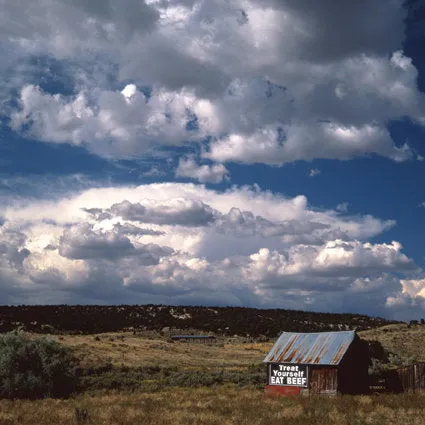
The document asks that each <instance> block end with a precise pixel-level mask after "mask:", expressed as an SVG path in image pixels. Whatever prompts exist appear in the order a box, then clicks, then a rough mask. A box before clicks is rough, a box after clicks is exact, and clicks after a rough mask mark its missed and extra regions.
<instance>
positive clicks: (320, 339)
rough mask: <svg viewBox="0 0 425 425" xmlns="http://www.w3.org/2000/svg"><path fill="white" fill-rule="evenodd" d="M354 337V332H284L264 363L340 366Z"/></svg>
mask: <svg viewBox="0 0 425 425" xmlns="http://www.w3.org/2000/svg"><path fill="white" fill-rule="evenodd" d="M354 336H355V332H354V331H341V332H318V333H295V332H283V333H282V335H281V336H280V337H279V339H278V340H277V341H276V343H275V344H274V345H273V347H272V349H271V350H270V352H269V354H267V356H266V358H265V359H264V360H263V361H264V362H265V363H304V364H320V365H338V364H339V363H340V361H341V360H342V358H343V357H344V355H345V353H346V352H347V350H348V347H349V346H350V344H351V343H352V342H353V340H354Z"/></svg>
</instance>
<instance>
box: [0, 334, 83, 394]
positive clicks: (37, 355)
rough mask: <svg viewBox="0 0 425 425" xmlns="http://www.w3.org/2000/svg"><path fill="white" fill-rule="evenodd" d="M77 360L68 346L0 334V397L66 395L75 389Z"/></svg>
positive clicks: (21, 336)
mask: <svg viewBox="0 0 425 425" xmlns="http://www.w3.org/2000/svg"><path fill="white" fill-rule="evenodd" d="M75 366H76V363H75V359H74V358H73V356H72V354H71V352H70V351H69V349H68V348H66V347H63V346H62V345H60V344H58V343H57V342H55V341H53V340H49V339H46V338H44V337H43V338H38V339H29V338H28V337H26V336H25V335H24V334H22V333H8V334H4V335H1V336H0V397H1V398H31V399H35V398H43V397H66V396H68V395H69V394H70V393H71V392H73V391H74V389H75V384H76V375H75V370H76V368H75Z"/></svg>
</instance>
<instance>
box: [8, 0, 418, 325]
mask: <svg viewBox="0 0 425 425" xmlns="http://www.w3.org/2000/svg"><path fill="white" fill-rule="evenodd" d="M31 4H33V5H35V6H34V7H33V8H29V7H28V8H24V7H22V8H19V9H18V8H15V7H14V6H13V4H12V3H9V4H7V5H6V7H5V10H6V13H5V14H3V16H2V18H1V19H3V22H1V25H0V27H1V28H2V37H1V40H2V41H1V42H0V49H1V52H2V56H1V57H2V59H1V60H0V73H1V74H2V79H1V81H2V82H1V84H0V96H1V97H0V98H1V101H0V123H1V126H0V201H1V203H0V217H1V222H0V223H1V225H0V287H1V289H2V290H1V295H0V303H2V304H25V303H39V304H50V303H84V304H92V303H99V304H102V303H105V304H110V303H140V304H142V303H151V302H153V303H168V304H206V305H210V304H213V305H247V306H256V307H281V308H296V309H305V310H320V311H335V312H358V313H366V314H370V315H380V316H385V317H388V318H396V319H402V320H408V319H411V318H421V317H423V316H425V273H424V271H423V270H424V268H425V256H424V254H423V235H424V234H425V224H424V220H423V216H424V215H425V207H424V206H423V205H422V204H423V203H424V202H425V195H424V193H423V190H422V186H421V182H422V181H423V180H424V177H425V171H424V170H425V161H424V157H425V149H424V147H423V146H422V145H423V139H424V135H425V97H424V91H425V62H424V56H423V53H422V49H421V45H422V44H423V40H424V34H423V32H424V31H425V26H424V25H423V23H424V22H425V20H424V19H423V18H424V17H425V2H423V1H422V0H417V1H412V2H409V3H408V4H407V3H405V2H403V1H401V0H400V1H398V0H393V1H391V2H387V1H383V0H382V1H381V0H376V2H373V3H371V2H367V1H364V2H363V1H359V2H351V1H349V0H347V1H345V0H344V1H341V2H339V5H338V6H335V2H333V1H330V0H329V1H327V0H326V1H323V2H315V1H313V0H311V1H310V0H309V1H306V2H303V3H302V4H301V3H299V2H296V1H292V0H285V1H275V0H267V1H262V2H257V1H252V0H237V1H235V2H231V3H229V2H226V1H224V0H210V1H208V2H205V1H201V0H170V1H167V2H162V1H159V0H149V1H148V0H145V1H141V0H140V1H133V0H126V1H124V2H116V1H115V0H110V1H109V2H91V3H84V2H75V3H72V2H71V3H69V2H64V1H61V0H54V1H49V2H48V1H47V0H36V2H35V3H34V2H32V3H31Z"/></svg>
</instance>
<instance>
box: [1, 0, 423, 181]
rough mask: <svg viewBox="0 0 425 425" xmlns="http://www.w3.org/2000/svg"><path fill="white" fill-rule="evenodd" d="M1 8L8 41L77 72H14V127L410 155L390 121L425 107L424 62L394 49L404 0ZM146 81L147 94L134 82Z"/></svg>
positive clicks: (305, 153)
mask: <svg viewBox="0 0 425 425" xmlns="http://www.w3.org/2000/svg"><path fill="white" fill-rule="evenodd" d="M3 9H4V13H3V14H2V18H1V19H2V21H0V27H1V28H2V35H3V39H4V40H5V42H4V43H5V44H4V51H5V52H6V50H7V49H8V50H11V49H10V46H13V50H15V51H19V52H20V54H18V56H20V57H21V58H22V57H27V56H28V55H30V54H33V55H51V56H54V57H55V58H56V59H58V60H59V61H65V60H66V61H67V63H72V64H73V67H74V68H73V69H74V70H75V72H74V71H73V72H72V76H74V78H75V87H74V94H73V95H71V96H63V95H60V94H58V93H47V92H45V91H43V90H42V89H40V88H39V87H37V86H34V85H31V84H30V83H29V82H28V83H23V81H22V79H19V81H18V80H17V81H16V84H17V85H18V86H17V87H15V88H17V89H21V90H20V98H19V107H18V109H17V110H15V113H14V114H13V117H12V125H13V128H14V129H15V130H17V131H20V132H24V133H25V134H27V135H30V136H32V137H35V138H38V139H40V140H44V141H47V142H53V143H73V144H77V145H83V146H86V147H87V148H88V149H89V150H90V151H92V152H94V153H96V154H99V155H101V156H106V157H115V158H126V157H129V156H130V157H131V156H134V155H136V156H140V155H142V154H144V153H146V152H147V151H149V150H151V149H152V148H154V147H157V146H169V145H175V144H179V145H181V144H184V143H187V142H203V141H205V139H206V138H207V137H211V145H210V146H209V148H208V149H206V151H205V152H204V156H205V157H208V158H210V159H213V160H214V161H217V162H226V161H238V162H244V163H254V162H263V163H267V164H285V163H287V162H292V161H297V160H307V161H309V160H312V159H314V158H329V159H350V158H354V157H357V156H364V155H370V154H377V155H381V156H385V157H388V158H391V159H393V160H395V161H402V160H406V159H408V158H410V157H411V156H412V153H411V151H410V149H409V148H408V147H407V146H404V147H399V146H396V144H395V143H394V141H393V140H392V138H391V136H390V134H389V132H388V130H387V128H386V126H387V124H388V122H389V121H391V120H392V119H397V118H399V117H410V118H411V119H413V120H415V121H417V122H418V123H422V122H423V117H424V116H425V114H424V109H425V108H424V97H423V94H422V93H420V92H419V91H418V89H417V84H416V80H417V70H416V68H415V67H414V66H413V64H412V62H411V60H410V58H407V57H405V56H404V55H403V53H402V52H401V50H400V49H401V47H402V42H403V39H404V22H403V19H404V14H405V11H404V9H403V8H402V1H401V0H392V1H390V2H388V1H384V0H378V1H376V2H374V3H373V4H371V3H370V2H364V3H362V4H356V5H355V6H353V3H352V2H351V1H349V0H344V1H342V2H340V3H339V5H338V7H335V5H334V4H333V3H332V2H330V1H326V2H324V3H322V4H320V5H319V4H318V3H317V2H314V1H308V2H306V3H305V4H304V3H303V5H301V4H296V3H295V2H294V1H292V0H285V1H272V0H267V1H266V2H258V1H251V0H236V1H235V2H231V3H229V2H227V1H225V0H210V1H208V2H205V1H195V0H194V1H178V0H174V1H167V2H163V1H158V2H153V1H150V2H148V4H147V3H145V2H136V1H133V0H126V1H125V2H124V3H119V4H118V3H117V2H116V1H115V0H111V1H109V2H106V3H105V4H100V3H99V4H97V3H95V4H94V5H91V6H87V5H86V4H82V3H81V2H79V1H78V2H77V3H75V2H74V3H73V4H72V5H71V4H68V3H66V2H63V1H61V0H49V1H48V2H47V0H36V1H35V2H34V1H33V2H31V4H29V3H28V5H26V6H25V5H21V6H20V7H15V6H14V5H12V4H10V3H6V4H5V5H4V7H3ZM105 70H108V72H110V73H111V74H114V75H115V76H117V78H118V80H119V81H118V82H116V83H115V85H114V87H113V88H112V87H110V86H109V87H108V86H107V81H108V80H107V79H105V78H104V77H101V80H102V82H98V83H97V81H99V78H97V76H98V75H99V76H102V75H105V74H108V72H105ZM0 72H1V68H0ZM95 75H96V76H95ZM128 81H132V82H131V83H129V84H128ZM120 82H121V87H120V89H116V87H117V83H118V84H119V83H120ZM96 83H97V85H96ZM146 85H148V86H151V88H152V93H151V95H150V96H148V95H144V94H143V93H142V92H141V91H140V90H139V89H138V87H139V88H140V87H142V86H144V87H146ZM193 120H195V121H196V126H195V128H190V126H189V127H188V125H187V124H188V122H190V121H193ZM279 134H280V135H281V136H279ZM205 174H208V175H209V173H207V172H206V171H205ZM216 174H217V173H214V175H216ZM205 178H207V177H205ZM205 181H206V180H205Z"/></svg>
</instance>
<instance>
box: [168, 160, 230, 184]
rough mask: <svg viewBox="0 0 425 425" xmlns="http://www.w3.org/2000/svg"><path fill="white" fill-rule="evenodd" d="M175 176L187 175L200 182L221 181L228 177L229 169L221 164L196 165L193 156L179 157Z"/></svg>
mask: <svg viewBox="0 0 425 425" xmlns="http://www.w3.org/2000/svg"><path fill="white" fill-rule="evenodd" d="M175 176H176V177H189V178H191V179H195V180H198V181H199V182H201V183H221V182H222V181H223V180H228V179H229V171H228V170H227V168H226V167H225V166H224V165H223V164H213V165H198V164H197V163H196V161H195V160H194V159H193V158H181V159H180V160H179V164H178V167H177V169H176V172H175Z"/></svg>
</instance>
